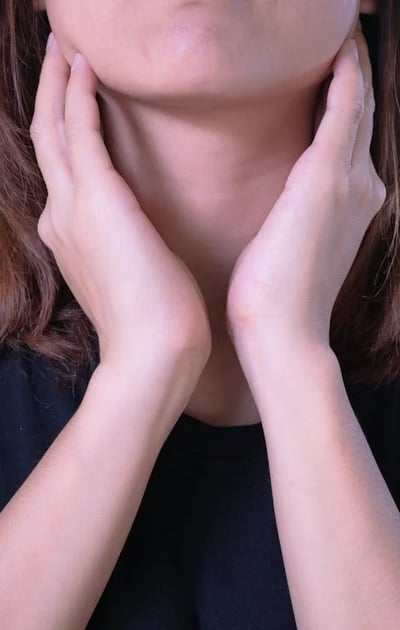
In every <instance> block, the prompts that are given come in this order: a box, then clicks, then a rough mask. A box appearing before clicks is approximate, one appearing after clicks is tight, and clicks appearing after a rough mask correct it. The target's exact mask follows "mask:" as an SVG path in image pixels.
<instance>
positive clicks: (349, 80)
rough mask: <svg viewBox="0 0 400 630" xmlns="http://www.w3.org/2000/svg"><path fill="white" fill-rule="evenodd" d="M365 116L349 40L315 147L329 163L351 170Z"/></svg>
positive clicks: (360, 81) (359, 76) (336, 69)
mask: <svg viewBox="0 0 400 630" xmlns="http://www.w3.org/2000/svg"><path fill="white" fill-rule="evenodd" d="M363 112H364V81H363V76H362V73H361V69H360V66H359V61H358V59H357V52H356V48H355V47H354V48H353V46H352V40H346V42H345V43H344V44H343V46H342V48H341V49H340V51H339V53H338V55H337V57H336V59H335V62H334V65H333V79H332V82H331V84H330V86H329V90H328V97H327V107H326V112H325V115H324V117H323V119H322V120H321V124H320V126H319V128H318V130H317V133H316V135H315V138H314V144H315V145H316V146H318V149H319V150H320V152H321V155H323V156H324V157H325V158H326V159H327V160H333V161H334V163H335V164H337V165H338V166H339V165H340V166H342V165H344V166H345V168H346V170H350V168H351V160H352V156H353V150H354V144H355V141H356V137H357V131H358V127H359V124H360V121H361V118H362V115H363Z"/></svg>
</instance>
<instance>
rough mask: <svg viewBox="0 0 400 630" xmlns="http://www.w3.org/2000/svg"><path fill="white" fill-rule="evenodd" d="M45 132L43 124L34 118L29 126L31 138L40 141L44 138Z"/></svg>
mask: <svg viewBox="0 0 400 630" xmlns="http://www.w3.org/2000/svg"><path fill="white" fill-rule="evenodd" d="M43 131H44V126H43V124H42V123H41V122H39V121H38V119H37V118H33V119H32V122H31V124H30V126H29V133H30V136H31V138H32V139H34V140H38V139H40V138H42V136H43Z"/></svg>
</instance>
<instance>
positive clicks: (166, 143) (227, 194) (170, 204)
mask: <svg viewBox="0 0 400 630" xmlns="http://www.w3.org/2000/svg"><path fill="white" fill-rule="evenodd" d="M100 94H101V98H100V110H101V117H102V123H103V128H104V139H105V143H106V146H107V148H108V150H109V153H110V155H111V158H112V160H113V163H114V166H115V167H116V169H117V170H118V171H119V172H120V174H121V175H122V177H123V178H124V179H125V180H126V182H127V183H128V184H129V185H130V187H131V188H132V190H133V192H134V194H135V196H136V198H137V200H138V202H139V204H140V206H141V208H142V210H143V212H144V213H145V214H146V215H147V217H148V218H149V219H150V220H151V222H152V223H153V225H154V226H155V227H156V229H157V231H158V232H159V233H160V234H161V235H162V237H163V238H164V240H165V242H166V243H167V245H168V246H169V247H170V249H171V250H172V251H173V252H174V253H175V254H177V255H178V256H179V257H180V258H181V259H182V260H183V261H184V262H185V263H186V264H187V266H188V267H189V269H190V270H191V272H192V273H193V275H194V277H195V278H196V280H197V281H198V284H199V286H200V289H201V290H202V292H203V294H204V298H205V300H206V303H207V305H208V307H209V311H210V313H209V314H210V318H211V319H212V321H213V322H214V324H215V325H216V324H217V321H219V322H221V321H223V320H221V319H220V316H223V307H224V302H225V297H226V295H225V292H226V288H227V284H228V280H229V276H230V272H231V271H232V268H233V265H234V263H235V261H236V259H237V258H238V256H239V255H240V253H241V251H242V250H243V249H244V247H245V246H246V245H247V244H248V243H249V241H250V240H251V239H252V238H253V237H254V236H255V234H256V233H257V231H258V230H259V228H260V227H261V225H262V223H263V222H264V221H265V219H266V217H267V215H268V213H269V212H270V210H271V208H272V206H273V205H274V203H275V201H276V200H277V198H278V197H279V195H280V194H281V192H282V190H283V188H284V185H285V182H286V179H287V177H288V175H289V172H290V170H291V168H292V167H293V165H294V163H295V162H296V160H297V159H298V158H299V157H300V155H301V153H302V152H303V151H304V150H305V149H306V148H307V146H309V144H310V142H311V141H312V133H313V120H314V110H315V104H316V98H317V90H316V89H315V88H312V89H308V91H303V92H302V93H298V92H296V93H293V94H290V93H286V94H284V95H282V96H281V98H279V99H277V98H274V99H273V102H271V103H268V102H266V101H263V102H262V103H252V104H242V105H241V106H238V105H234V106H233V105H231V106H225V107H223V106H222V105H217V106H215V105H214V106H213V107H211V106H209V107H203V108H198V109H197V110H196V111H195V110H194V109H189V108H186V109H184V108H183V107H180V108H179V107H171V106H170V105H169V106H164V107H154V105H152V106H146V105H145V104H143V103H138V102H137V101H134V100H133V99H132V98H130V99H124V98H123V97H121V95H119V94H118V95H116V94H113V93H111V92H109V91H106V90H105V89H103V90H102V91H101V93H100Z"/></svg>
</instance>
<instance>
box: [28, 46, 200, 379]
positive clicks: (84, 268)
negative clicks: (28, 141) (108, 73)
mask: <svg viewBox="0 0 400 630" xmlns="http://www.w3.org/2000/svg"><path fill="white" fill-rule="evenodd" d="M96 87H97V78H96V76H95V74H94V72H93V70H92V69H91V67H90V65H89V64H88V62H87V61H86V60H85V59H84V58H83V57H82V58H81V62H80V63H79V64H78V66H77V67H76V68H75V69H74V70H72V71H71V73H70V68H69V64H68V62H67V61H66V59H65V58H64V56H63V55H62V53H61V50H60V48H59V47H58V45H57V43H56V41H55V40H53V44H52V45H51V47H50V49H49V50H48V51H47V54H46V56H45V59H44V63H43V67H42V71H41V76H40V81H39V87H38V91H37V95H36V103H35V112H34V116H33V120H32V124H31V129H30V131H31V136H32V141H33V143H34V147H35V152H36V156H37V160H38V164H39V167H40V169H41V172H42V174H43V177H44V179H45V182H46V186H47V190H48V198H47V203H46V206H45V208H44V210H43V213H42V214H41V216H40V219H39V222H38V233H39V236H40V238H41V240H42V241H43V242H44V243H45V245H46V246H47V247H49V248H50V249H51V251H52V253H53V255H54V258H55V260H56V262H57V264H58V266H59V268H60V271H61V273H62V274H63V276H64V278H65V280H66V282H67V284H68V285H69V287H70V289H71V291H72V293H73V294H74V296H75V297H76V299H77V301H78V302H79V304H80V305H81V306H82V308H83V310H84V311H85V313H86V314H87V316H88V317H89V319H90V320H91V321H92V323H93V325H94V326H95V329H96V332H97V333H98V336H99V343H100V353H101V359H102V358H103V357H104V355H105V354H107V356H109V355H112V356H113V357H114V356H118V357H119V356H121V357H122V356H124V357H125V358H128V360H130V361H131V362H132V357H133V356H135V355H139V354H140V353H146V355H147V356H152V355H154V356H155V357H157V356H160V354H161V353H163V352H164V351H165V350H168V351H170V350H172V351H173V352H175V350H181V349H183V350H186V349H189V350H194V351H195V353H194V355H193V356H192V355H191V356H192V359H193V358H194V357H198V358H197V359H196V360H198V361H199V366H200V367H202V366H203V367H204V361H205V360H206V359H207V357H208V354H209V352H210V348H211V333H210V330H209V322H208V316H207V311H206V308H205V302H204V299H203V296H202V294H201V292H200V289H199V287H198V286H197V284H196V282H195V280H194V278H193V276H192V275H191V273H190V271H189V269H188V268H187V267H186V266H185V264H184V263H183V261H182V260H180V259H179V258H178V257H177V256H176V255H175V254H174V253H173V252H172V251H171V250H170V249H169V248H168V247H167V245H166V243H165V242H164V240H163V239H162V238H161V236H160V235H159V233H158V232H157V231H156V229H155V228H154V226H153V225H152V223H151V222H150V221H149V220H148V218H147V217H146V215H145V214H144V213H143V212H142V210H141V209H140V207H139V205H138V202H137V201H136V199H135V196H134V194H133V192H132V190H131V189H130V188H129V186H128V185H127V184H126V182H125V181H124V180H123V179H122V177H121V176H120V175H119V173H117V172H116V170H115V169H114V167H113V165H112V162H111V159H110V156H109V154H108V152H107V149H106V147H105V145H104V142H103V137H102V134H101V122H100V113H99V109H98V105H97V101H96Z"/></svg>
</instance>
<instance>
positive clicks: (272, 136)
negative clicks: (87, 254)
mask: <svg viewBox="0 0 400 630" xmlns="http://www.w3.org/2000/svg"><path fill="white" fill-rule="evenodd" d="M35 8H36V9H39V10H46V11H47V13H48V17H49V21H50V24H51V27H52V30H53V33H54V35H55V37H56V39H57V42H58V44H59V46H60V48H61V50H62V53H63V54H64V56H65V58H66V59H67V60H68V62H69V63H72V59H73V57H74V54H75V53H76V52H77V51H79V52H81V53H82V54H83V55H84V56H85V57H86V58H87V60H88V61H89V63H90V65H91V67H92V68H93V70H94V72H95V74H96V76H97V77H98V79H99V88H98V94H99V105H100V110H101V118H102V123H103V129H104V139H105V143H106V146H107V148H108V151H109V153H110V156H111V158H112V161H113V164H114V166H115V167H116V168H117V170H118V171H119V172H120V173H121V175H122V176H123V177H124V179H125V180H126V182H127V183H128V184H129V186H130V187H131V188H132V190H134V192H135V196H136V198H137V199H138V201H139V203H140V206H141V208H142V210H143V211H144V212H145V214H146V215H147V216H148V217H149V219H150V220H151V221H152V223H153V225H154V226H155V227H156V229H157V231H158V232H159V233H160V235H161V236H162V237H163V239H164V240H165V242H166V243H167V245H168V246H169V247H170V249H171V250H172V251H173V252H174V253H176V254H177V255H178V256H179V257H180V258H181V259H182V260H183V261H184V262H185V263H186V265H187V266H188V268H189V269H190V271H191V272H192V274H193V276H194V277H195V279H196V281H197V283H198V285H199V287H200V289H201V291H202V294H203V296H204V299H205V302H206V305H207V310H208V314H209V319H210V326H211V332H212V338H213V339H212V342H213V343H212V352H211V355H210V358H209V360H208V363H207V365H206V367H205V369H204V371H203V373H202V375H201V378H200V379H199V382H198V384H197V386H196V388H195V389H194V391H193V394H192V396H191V398H190V400H189V402H188V405H187V407H186V409H185V411H186V413H188V414H190V415H192V416H194V417H197V418H199V419H202V420H204V421H205V422H207V423H209V424H215V425H224V424H252V423H254V422H259V421H260V415H259V412H258V410H257V407H256V405H255V402H254V399H253V397H252V394H251V392H250V390H249V386H248V384H247V380H246V378H245V376H244V374H243V371H242V368H241V366H240V363H239V361H238V358H237V354H236V351H235V348H234V346H233V344H232V340H231V338H230V336H229V334H228V331H227V323H226V313H225V308H226V297H227V289H228V283H229V279H230V276H231V273H232V269H233V267H234V265H235V262H236V261H237V259H238V257H239V256H240V254H241V252H242V251H243V250H244V248H245V247H246V245H247V244H248V243H249V242H250V241H251V239H253V238H254V236H255V235H256V234H257V232H258V230H259V229H260V227H261V226H262V225H263V223H264V222H265V219H266V217H267V216H268V214H269V212H270V211H271V209H272V207H273V206H274V204H275V202H276V201H277V199H278V198H279V196H280V194H281V193H282V190H283V188H284V186H285V182H286V180H287V178H288V175H289V173H290V171H291V169H292V167H293V165H294V164H295V162H296V161H297V160H298V158H299V157H300V156H301V154H302V153H303V152H304V151H305V150H306V148H307V147H308V146H309V145H310V143H311V142H312V139H313V134H314V120H315V112H316V107H317V104H318V100H319V94H320V88H321V84H322V82H323V81H324V79H325V78H326V77H327V76H328V75H329V73H330V70H331V66H332V62H333V60H334V58H335V56H336V54H337V52H338V51H339V49H340V48H341V46H342V44H343V42H344V40H345V39H346V38H348V37H349V36H351V34H352V33H353V32H354V29H355V27H356V24H357V21H358V18H359V14H360V12H364V13H372V12H374V11H376V10H377V7H376V5H375V3H374V2H371V1H368V2H365V1H360V0H336V1H335V2H332V0H320V1H319V2H315V1H314V0H275V1H274V2H272V1H271V0H270V1H267V0H251V1H250V0H249V1H248V2H244V1H243V0H235V1H234V0H231V1H230V2H210V0H208V1H206V0H202V1H200V0H199V1H197V2H184V1H183V0H182V1H178V0H176V1H175V2H172V0H171V2H168V3H165V2H160V0H159V1H158V2H155V0H152V1H151V2H143V1H140V0H129V2H127V1H123V0H119V1H118V2H116V1H115V0H87V2H85V3H83V4H82V3H81V2H79V0H71V1H70V2H68V3H65V2H64V1H63V0H47V2H45V3H38V4H36V5H35ZM93 25H95V28H93Z"/></svg>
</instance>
